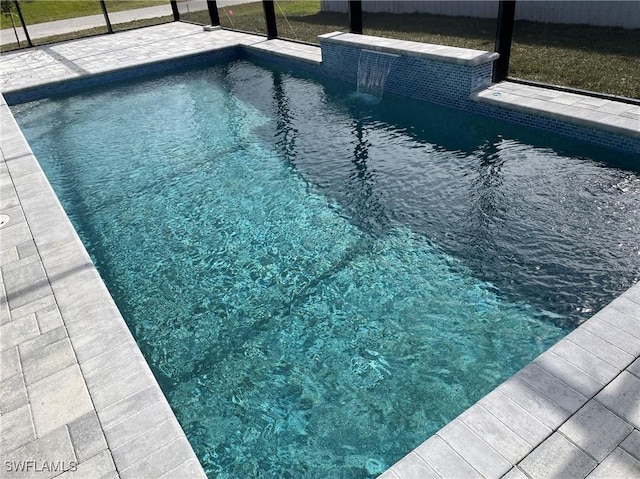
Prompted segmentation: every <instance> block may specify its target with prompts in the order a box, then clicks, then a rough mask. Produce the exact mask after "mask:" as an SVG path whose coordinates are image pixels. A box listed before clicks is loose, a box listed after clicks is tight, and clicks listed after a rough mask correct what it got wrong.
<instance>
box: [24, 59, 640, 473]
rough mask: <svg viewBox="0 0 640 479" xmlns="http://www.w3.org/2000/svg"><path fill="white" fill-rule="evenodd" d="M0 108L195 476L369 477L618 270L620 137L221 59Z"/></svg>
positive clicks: (621, 257) (639, 229)
mask: <svg viewBox="0 0 640 479" xmlns="http://www.w3.org/2000/svg"><path fill="white" fill-rule="evenodd" d="M13 111H14V114H15V116H16V119H17V120H18V122H19V123H20V125H21V127H22V129H23V131H24V133H25V136H26V137H27V139H28V140H29V142H30V144H31V146H32V148H33V150H34V153H35V154H36V156H37V158H38V160H39V161H40V163H41V164H42V167H43V169H44V170H45V172H46V174H47V176H48V178H49V180H50V181H51V183H52V185H53V187H54V189H55V190H56V192H57V194H58V196H59V197H60V199H61V201H62V203H63V205H64V207H65V209H66V211H67V213H68V214H69V216H70V218H71V220H72V222H73V223H74V225H75V227H76V229H77V230H78V232H79V234H80V236H81V238H82V240H83V241H84V243H85V245H86V247H87V249H88V251H89V252H90V254H91V256H92V258H93V259H94V261H95V263H96V266H97V267H98V269H99V271H100V273H101V275H102V277H103V278H104V280H105V282H106V284H107V286H108V287H109V290H110V291H111V294H112V295H113V297H114V298H115V300H116V302H117V304H118V306H119V308H120V309H121V311H122V313H123V316H124V317H125V319H126V321H127V323H128V324H129V326H130V328H131V330H132V332H133V333H134V336H135V337H136V339H137V341H138V343H139V345H140V347H141V349H142V351H143V353H144V354H145V356H146V358H147V359H148V361H149V362H150V364H151V366H152V369H153V371H154V373H155V374H156V377H157V378H158V380H159V382H160V384H161V386H162V388H163V390H164V392H165V394H166V396H167V398H168V400H169V402H170V404H171V405H172V407H173V409H174V410H175V412H176V415H177V417H178V419H179V421H180V423H181V424H182V426H183V428H184V430H185V432H186V434H187V437H188V438H189V440H190V442H191V444H192V445H193V447H194V450H195V451H196V453H197V455H198V457H199V459H200V461H201V462H202V464H203V466H204V467H205V470H206V471H207V473H208V475H209V476H210V477H216V478H237V477H247V478H248V477H261V478H262V477H273V478H276V477H277V478H281V477H291V478H303V477H310V478H316V477H336V478H338V477H340V478H342V477H344V478H363V477H373V476H375V475H377V474H379V473H381V472H382V471H383V470H384V469H386V468H387V467H389V466H390V465H391V464H393V463H394V462H395V461H397V460H398V459H400V458H401V457H402V456H403V455H405V454H406V453H407V452H408V451H409V450H411V449H412V448H413V447H415V446H416V445H418V444H419V443H421V442H422V441H423V440H424V439H426V438H427V437H428V436H429V435H431V434H433V433H434V432H436V431H437V430H438V429H439V428H440V427H442V426H443V425H444V424H445V423H447V422H448V421H450V420H451V419H453V418H454V417H455V416H456V415H458V414H459V413H460V412H462V411H463V410H464V409H465V408H467V407H468V406H470V405H471V404H473V403H474V402H475V401H477V400H478V399H480V397H482V396H483V395H484V394H486V393H487V392H489V391H490V390H491V389H493V388H494V387H495V386H496V385H497V384H499V383H500V382H501V381H503V380H504V379H506V378H507V377H509V376H510V375H512V374H513V373H515V372H516V371H517V370H518V369H520V368H521V367H522V366H524V365H525V364H526V363H527V362H529V361H530V360H532V359H533V358H535V357H536V356H537V355H538V354H540V353H541V352H542V351H544V350H545V349H547V348H548V347H549V346H551V345H552V344H553V343H555V342H556V341H557V340H558V339H560V338H561V337H562V336H564V335H565V334H566V333H567V332H568V331H570V330H571V329H572V328H574V327H575V326H576V325H578V324H579V323H580V322H581V321H583V320H584V319H585V318H587V317H589V316H590V315H591V314H593V312H595V311H596V310H598V309H599V308H601V307H602V306H604V305H605V304H606V303H607V302H608V301H610V300H611V299H613V298H614V297H615V296H616V295H617V294H619V293H620V292H622V291H623V290H624V289H626V288H627V287H628V286H630V285H631V284H632V283H633V282H635V281H637V280H638V279H640V277H639V272H640V254H639V252H640V250H639V246H638V243H637V238H638V237H639V235H640V226H639V223H640V222H638V221H637V220H638V212H639V210H640V174H639V173H638V167H637V158H633V157H630V156H624V155H621V154H618V153H614V152H610V151H606V150H599V149H596V148H593V147H588V146H586V145H581V144H575V143H571V142H569V141H567V140H564V139H562V138H556V137H553V136H550V135H547V134H543V133H540V132H538V131H527V130H523V129H520V128H517V127H515V126H513V125H507V124H504V123H501V122H497V121H492V120H489V119H487V118H481V117H476V116H473V115H467V114H463V113H461V112H457V111H452V110H448V109H444V108H440V107H436V106H434V105H430V104H426V103H420V102H415V101H412V100H408V99H403V98H399V97H394V96H390V95H387V96H385V97H384V98H382V100H379V99H375V98H374V99H372V98H371V97H362V96H361V95H358V94H356V93H354V88H352V87H351V86H349V85H346V84H343V83H339V82H331V81H326V80H322V81H320V80H318V79H314V78H309V77H304V76H300V75H295V74H293V73H291V72H287V71H284V70H277V69H275V70H274V69H267V68H265V67H263V66H260V65H256V64H253V63H249V62H247V61H242V60H241V61H237V62H234V63H231V64H229V65H218V66H214V67H210V68H206V69H197V70H191V71H188V72H182V73H177V74H173V75H170V76H167V77H164V78H152V79H148V80H146V81H140V82H137V83H127V84H118V85H113V86H112V87H102V88H100V89H96V90H92V91H87V92H85V93H82V94H78V95H74V96H72V97H59V98H55V99H48V100H43V101H38V102H33V103H29V104H25V105H19V106H16V107H14V108H13ZM634 162H635V165H634Z"/></svg>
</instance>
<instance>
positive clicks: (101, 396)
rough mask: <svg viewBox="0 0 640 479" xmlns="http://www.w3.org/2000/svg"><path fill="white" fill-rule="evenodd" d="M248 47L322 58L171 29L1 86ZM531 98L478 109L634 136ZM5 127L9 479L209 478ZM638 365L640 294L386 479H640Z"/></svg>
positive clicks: (11, 65)
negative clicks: (524, 113) (553, 118)
mask: <svg viewBox="0 0 640 479" xmlns="http://www.w3.org/2000/svg"><path fill="white" fill-rule="evenodd" d="M239 44H240V45H244V46H246V47H247V48H253V49H259V50H263V51H264V50H266V51H269V52H271V53H273V54H275V55H285V56H291V57H294V58H300V59H302V60H303V61H306V62H312V63H319V62H320V61H321V56H320V50H319V48H318V47H314V46H309V45H300V44H296V43H291V42H285V41H282V40H270V41H266V40H265V39H264V38H263V37H260V36H257V35H248V34H242V33H238V32H230V31H225V30H217V31H212V32H204V31H203V30H202V28H201V27H198V26H195V25H189V24H183V23H171V24H167V25H161V26H157V27H149V28H145V29H142V30H136V31H131V32H123V33H118V34H114V35H109V36H104V37H94V38H89V39H83V40H77V41H73V42H68V43H63V44H58V45H50V46H47V47H42V48H37V49H33V50H28V51H22V52H17V53H11V54H7V55H4V56H2V57H1V58H0V68H1V69H2V84H1V89H2V91H3V92H5V93H6V92H11V91H19V90H21V89H25V88H30V87H33V86H37V85H45V84H51V83H55V82H60V81H65V80H69V79H73V78H79V77H83V76H87V75H93V74H99V73H104V72H107V71H111V70H117V69H121V68H126V67H131V66H133V65H140V64H144V63H149V62H158V61H162V60H166V59H172V58H180V57H183V56H185V55H193V54H196V53H200V52H203V51H209V50H214V49H220V48H226V47H231V46H234V45H239ZM496 92H500V93H502V92H505V94H504V95H502V94H501V95H497V96H496V95H494V93H496ZM546 92H548V90H545V93H546ZM506 93H508V94H506ZM536 95H542V96H545V95H543V94H542V93H541V92H539V91H537V90H536V89H535V88H533V89H532V88H531V87H523V86H522V85H517V87H515V86H513V85H512V84H510V83H508V82H505V83H501V84H499V85H495V86H493V87H491V89H489V90H487V91H486V92H481V93H480V94H478V96H477V101H487V102H492V101H499V102H500V106H501V107H503V108H514V109H518V108H527V109H528V111H535V112H536V113H537V114H540V115H558V114H564V113H563V111H562V109H558V106H557V105H558V104H560V105H563V104H565V103H564V102H565V101H566V102H569V101H570V102H571V105H573V106H576V108H580V109H582V110H581V111H579V112H576V111H574V110H570V112H571V113H572V114H573V116H574V119H573V120H571V118H569V119H567V121H582V119H583V117H584V116H585V113H584V111H587V112H596V114H593V115H591V114H590V113H586V115H587V116H588V115H591V116H590V117H589V120H588V121H589V122H590V125H592V126H594V127H596V128H604V129H607V128H611V126H612V124H613V126H615V127H616V128H617V130H616V131H617V132H622V133H623V134H629V135H634V134H637V133H638V132H640V123H635V121H633V120H635V119H636V116H637V118H640V111H638V110H640V108H639V107H634V106H633V105H631V108H630V107H629V105H627V104H620V103H618V102H612V101H610V100H599V99H592V98H589V97H584V96H580V95H579V96H578V97H579V98H575V97H573V96H570V97H566V96H556V95H555V92H553V94H547V95H546V96H548V97H550V98H547V99H545V98H538V97H536ZM563 95H566V94H563ZM497 97H500V99H499V100H495V98H497ZM532 97H535V99H536V100H539V101H536V102H535V103H533V104H532V103H531V102H530V101H529V100H530V99H531V98H532ZM558 98H560V100H559V99H558ZM547 106H548V109H547ZM598 112H599V113H600V114H598ZM565 113H566V112H565ZM602 113H606V114H605V115H604V116H603V115H602ZM569 116H572V115H569ZM610 117H614V118H615V117H618V118H620V119H621V120H619V121H617V120H615V121H614V120H612V119H611V118H610ZM576 118H577V119H576ZM629 119H630V120H632V121H631V122H629V121H627V120H629ZM600 120H603V121H601V122H600V123H599V121H600ZM0 121H1V126H2V130H1V131H0V139H1V146H0V150H1V152H2V162H1V163H0V194H1V196H0V215H6V216H8V217H9V219H8V221H6V219H7V218H5V217H3V216H0V224H2V226H0V235H1V237H0V238H1V244H0V278H1V281H0V288H1V289H2V291H1V293H2V294H1V298H0V380H1V384H0V412H1V416H0V433H1V434H0V451H1V453H2V454H1V457H2V465H1V468H0V478H4V477H7V478H17V477H38V478H40V477H47V478H48V477H64V478H65V479H66V478H67V477H70V478H73V477H83V478H84V477H96V478H117V477H123V478H126V477H132V478H147V477H148V478H152V477H154V478H155V477H164V478H172V477H175V478H186V477H204V472H203V470H202V468H201V466H200V464H199V462H198V460H197V459H196V457H195V455H194V454H193V451H192V449H191V447H190V445H189V443H188V441H187V440H186V438H185V436H184V433H183V431H182V429H181V428H180V425H179V424H178V423H177V421H176V419H175V416H174V415H173V412H172V411H171V408H170V407H169V405H168V404H167V402H166V399H165V398H164V396H163V394H162V392H161V390H160V388H159V387H158V384H157V382H156V381H155V379H154V377H153V375H152V374H151V371H150V369H149V367H148V365H147V364H146V362H145V360H144V358H143V357H142V355H141V353H140V351H139V349H138V347H137V345H136V344H135V341H134V340H133V338H132V336H131V334H130V332H129V330H128V328H127V326H126V324H125V323H124V320H123V319H122V317H121V315H120V313H119V311H118V310H117V308H116V306H115V304H114V303H113V301H112V299H111V297H110V296H109V293H108V291H107V290H106V287H105V286H104V284H103V282H102V280H101V279H100V277H99V275H98V273H97V271H96V269H95V268H94V266H93V264H92V263H91V260H90V258H89V256H88V254H87V253H86V251H85V249H84V247H83V245H82V244H81V242H80V240H79V238H78V236H77V234H76V233H75V231H74V230H73V227H72V226H71V223H70V222H69V220H68V218H67V217H66V215H65V213H64V211H63V210H62V207H61V206H60V204H59V202H58V200H57V198H56V196H55V194H54V193H53V191H52V189H51V187H50V185H49V184H48V182H47V180H46V178H45V176H44V174H43V173H42V170H41V169H40V167H39V165H38V163H37V161H36V158H35V157H34V155H33V153H32V152H31V150H30V148H29V145H28V144H27V142H26V140H25V139H24V137H23V135H22V133H21V132H20V129H19V127H18V126H17V124H16V123H15V120H14V119H13V116H12V114H11V112H10V110H9V108H8V106H7V105H6V102H5V101H4V99H2V101H1V102H0ZM639 357H640V283H639V284H636V285H635V286H633V287H631V288H630V289H629V290H628V291H627V292H625V293H624V294H623V295H622V296H620V297H619V298H617V299H616V300H615V301H613V302H612V303H611V304H610V305H609V306H607V307H606V308H604V309H603V310H602V311H600V312H599V313H597V314H596V315H595V316H594V317H593V318H591V319H590V320H588V321H587V322H585V323H584V324H583V325H582V326H581V327H579V328H578V329H577V330H576V331H574V332H573V333H571V334H570V335H568V336H567V337H566V338H565V339H563V340H562V341H560V342H559V343H558V344H556V345H555V346H554V347H553V348H551V349H550V350H549V351H547V352H545V353H544V354H542V355H541V356H540V357H538V358H537V359H536V360H535V361H533V362H532V363H531V364H529V365H528V366H526V367H525V368H524V369H523V370H522V371H521V372H519V373H518V374H516V375H515V376H514V377H512V378H510V379H509V380H507V381H506V382H505V383H503V384H502V385H500V386H499V387H498V388H497V389H496V390H494V391H493V392H491V393H490V394H489V395H487V396H486V397H484V398H483V399H482V400H480V401H479V402H478V403H477V404H476V405H474V406H472V407H471V408H470V409H468V410H467V411H465V412H464V413H463V414H461V415H460V416H459V417H458V418H457V419H455V420H454V421H453V422H451V423H450V424H448V425H447V426H445V427H444V428H443V429H441V430H440V431H439V432H438V433H437V434H435V435H434V436H432V437H431V438H429V439H428V440H427V441H425V442H424V443H423V444H421V445H420V446H418V447H417V448H416V449H415V450H414V451H412V452H410V453H409V454H408V455H407V456H406V457H405V458H403V459H402V460H400V461H399V462H398V463H397V464H395V465H394V466H393V467H391V468H390V469H389V470H388V471H387V472H385V473H384V474H383V475H382V476H381V477H383V478H384V479H389V478H396V479H397V478H408V479H413V478H428V477H444V478H449V477H451V478H459V477H495V478H498V477H505V478H510V479H519V478H530V479H538V478H550V477H557V478H584V477H589V478H605V477H623V478H630V477H640V359H639ZM18 468H22V469H23V470H22V471H21V472H20V471H16V469H18ZM66 469H69V471H68V472H66V473H62V471H63V470H66ZM74 470H75V471H74ZM76 472H77V474H76ZM74 474H76V475H75V476H74Z"/></svg>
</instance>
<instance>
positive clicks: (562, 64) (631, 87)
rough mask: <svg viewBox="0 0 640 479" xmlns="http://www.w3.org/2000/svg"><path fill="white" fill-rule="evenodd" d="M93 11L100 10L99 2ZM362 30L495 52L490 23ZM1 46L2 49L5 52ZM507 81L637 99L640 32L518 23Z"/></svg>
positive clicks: (245, 12) (245, 14) (233, 23)
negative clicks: (510, 79)
mask: <svg viewBox="0 0 640 479" xmlns="http://www.w3.org/2000/svg"><path fill="white" fill-rule="evenodd" d="M23 3H24V4H25V6H26V5H28V4H54V5H62V4H76V3H79V2H76V1H62V0H59V1H55V2H53V1H50V0H31V1H29V2H21V5H22V4H23ZM158 3H160V4H163V3H166V0H126V1H115V0H107V6H108V9H109V10H110V11H115V8H116V7H117V6H118V5H119V6H121V7H123V6H125V7H129V6H131V5H134V4H136V5H137V6H140V4H144V6H148V5H149V4H158ZM95 4H96V5H97V6H98V8H99V4H98V2H97V0H96V2H95ZM275 10H276V17H277V22H278V35H279V36H280V37H281V38H290V39H295V40H300V41H304V42H311V43H316V42H317V36H318V35H319V34H322V33H327V32H332V31H336V30H340V31H348V16H347V14H341V13H331V12H321V11H320V1H319V0H279V1H278V2H276V8H275ZM218 13H219V16H220V22H221V24H222V26H223V27H226V28H234V29H238V30H244V31H248V32H256V33H260V34H264V33H265V23H264V14H263V11H262V2H254V3H247V4H243V5H234V6H230V7H225V8H219V9H218ZM181 19H183V20H186V21H191V22H196V23H202V24H208V23H209V15H208V12H207V11H206V10H205V11H201V12H191V13H186V14H182V15H181ZM27 22H29V21H28V20H27ZM156 23H157V22H156ZM142 24H144V23H140V22H138V24H137V25H142ZM363 24H364V33H365V34H367V35H376V36H381V37H389V38H399V39H403V40H414V41H419V42H425V43H434V44H439V45H450V46H457V47H464V48H475V49H479V50H491V51H492V50H493V49H494V41H495V40H494V38H495V30H496V20H495V19H478V18H466V17H462V18H460V17H446V16H438V15H428V14H411V15H407V14H390V13H365V14H364V18H363ZM47 40H48V41H51V40H49V39H47ZM7 47H9V46H8V45H7V46H3V50H6V49H7ZM509 76H510V77H513V78H521V79H526V80H533V81H540V82H545V83H551V84H554V85H561V86H567V87H573V88H581V89H584V90H591V91H597V92H603V93H609V94H613V95H621V96H627V97H631V98H640V30H638V29H636V30H626V29H622V28H606V27H590V26H584V25H553V24H542V23H534V22H525V21H518V22H516V24H515V28H514V36H513V45H512V51H511V66H510V71H509Z"/></svg>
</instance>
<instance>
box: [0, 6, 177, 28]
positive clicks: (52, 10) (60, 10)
mask: <svg viewBox="0 0 640 479" xmlns="http://www.w3.org/2000/svg"><path fill="white" fill-rule="evenodd" d="M105 3H106V6H107V10H108V11H109V12H120V11H122V10H132V9H134V8H144V7H153V6H155V5H166V4H167V3H168V0H106V2H105ZM20 10H22V15H23V16H24V21H25V23H26V24H27V26H29V25H33V24H36V23H42V22H52V21H55V20H64V19H67V18H76V17H84V16H87V15H99V14H102V9H101V7H100V2H99V1H98V0H26V1H25V0H22V1H21V2H20ZM0 18H1V22H2V23H1V25H2V28H10V27H11V20H10V19H8V18H6V17H5V16H4V15H3V16H2V17H0ZM15 21H16V24H17V23H19V20H17V17H16V19H15Z"/></svg>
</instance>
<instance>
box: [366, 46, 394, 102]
mask: <svg viewBox="0 0 640 479" xmlns="http://www.w3.org/2000/svg"><path fill="white" fill-rule="evenodd" d="M396 58H398V55H393V54H391V53H381V52H374V51H372V50H361V51H360V58H359V60H358V93H368V94H370V95H374V96H376V97H378V98H380V97H382V94H383V93H384V85H385V83H386V82H387V77H388V76H389V71H390V70H391V65H392V64H393V62H394V60H395V59H396Z"/></svg>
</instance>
